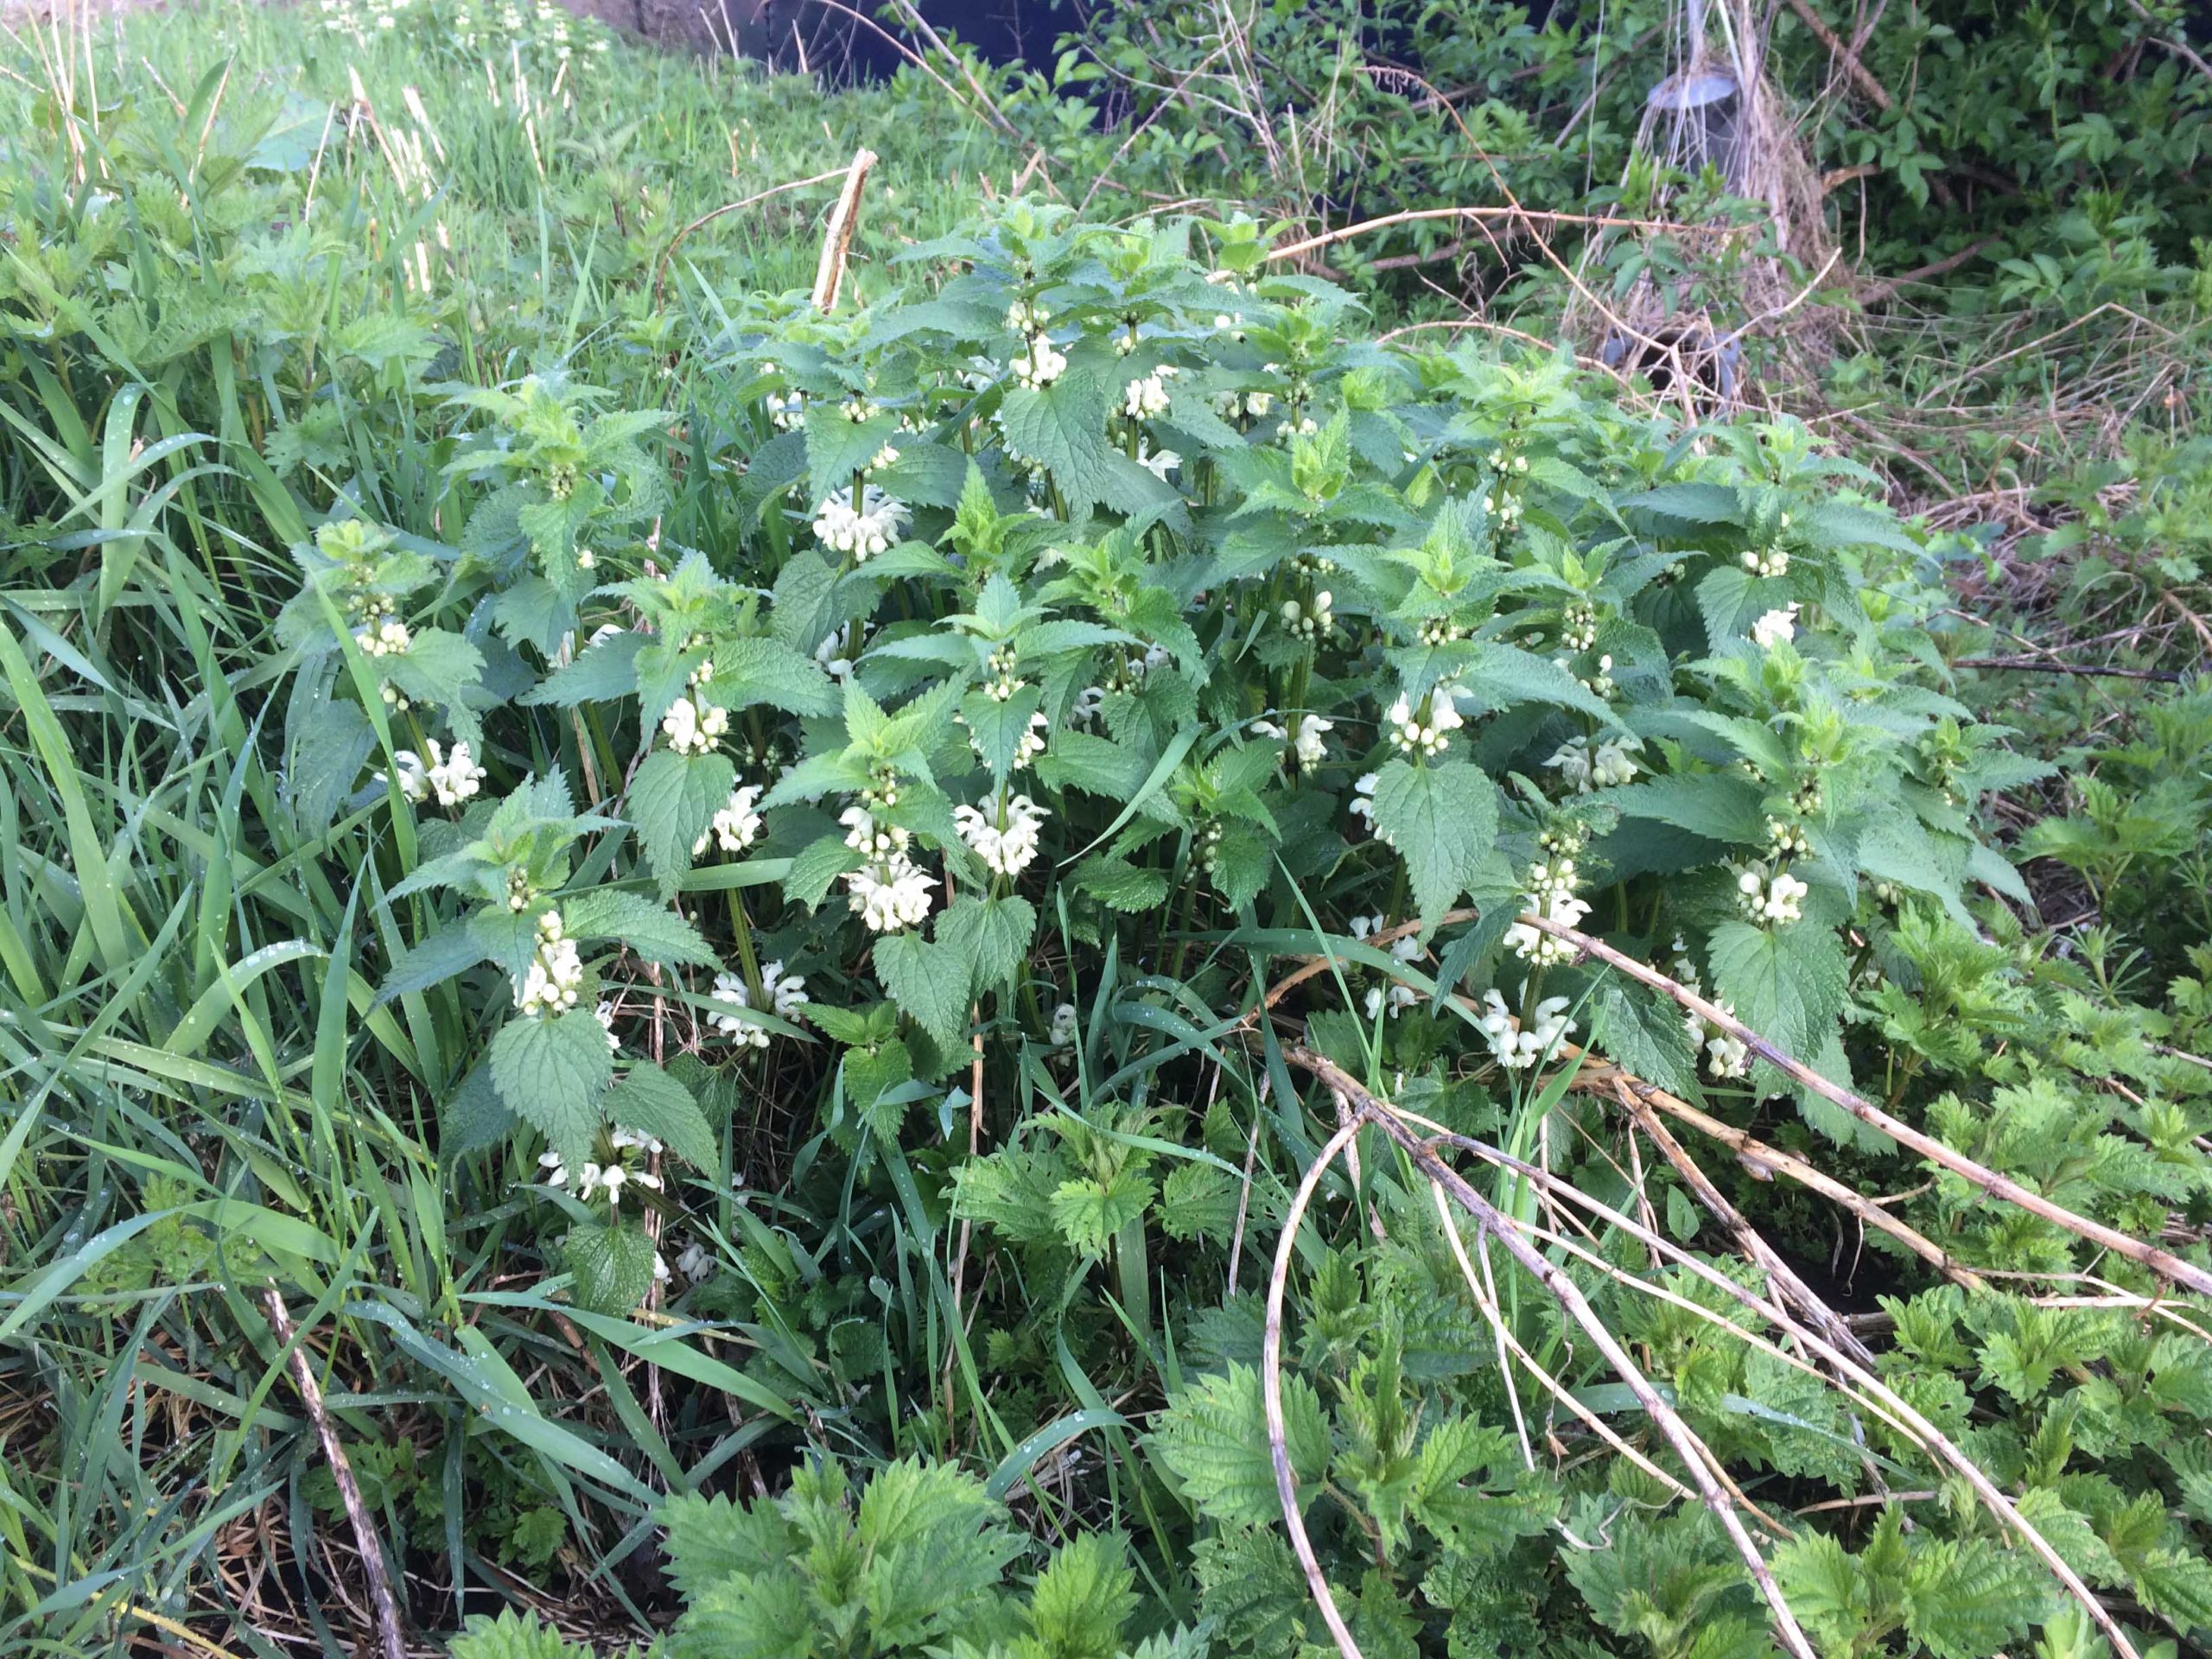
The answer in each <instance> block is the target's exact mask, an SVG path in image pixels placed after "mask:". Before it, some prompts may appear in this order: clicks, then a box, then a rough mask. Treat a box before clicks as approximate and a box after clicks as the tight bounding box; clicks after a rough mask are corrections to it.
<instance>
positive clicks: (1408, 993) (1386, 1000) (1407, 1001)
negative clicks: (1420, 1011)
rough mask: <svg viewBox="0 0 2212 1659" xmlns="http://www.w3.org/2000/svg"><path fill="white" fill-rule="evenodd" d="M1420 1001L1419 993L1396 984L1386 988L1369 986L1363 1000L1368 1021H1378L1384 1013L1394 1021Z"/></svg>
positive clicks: (1408, 986) (1408, 987) (1411, 988)
mask: <svg viewBox="0 0 2212 1659" xmlns="http://www.w3.org/2000/svg"><path fill="white" fill-rule="evenodd" d="M1420 1001H1421V993H1420V992H1419V991H1416V990H1415V989H1414V988H1413V987H1412V986H1410V985H1397V984H1393V985H1390V986H1389V987H1387V988H1386V987H1384V986H1381V985H1373V986H1370V987H1369V988H1368V991H1367V995H1366V997H1365V998H1364V999H1363V1004H1364V1006H1365V1007H1366V1009H1367V1017H1368V1018H1369V1019H1370V1020H1374V1019H1378V1018H1380V1017H1381V1016H1382V1015H1383V1014H1385V1013H1388V1014H1389V1017H1390V1018H1391V1019H1393V1020H1395V1019H1396V1018H1397V1017H1398V1016H1399V1015H1400V1014H1402V1013H1404V1012H1405V1010H1406V1009H1408V1008H1410V1007H1416V1006H1417V1005H1418V1004H1419V1003H1420Z"/></svg>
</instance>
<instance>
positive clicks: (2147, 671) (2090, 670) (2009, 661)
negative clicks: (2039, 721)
mask: <svg viewBox="0 0 2212 1659" xmlns="http://www.w3.org/2000/svg"><path fill="white" fill-rule="evenodd" d="M1951 666H1952V667H1953V668H2004V669H2011V670H2013V671H2017V672H2019V673H2023V674H2080V675H2083V676H2086V677H2089V678H2093V679H2102V680H2154V681H2156V682H2158V683H2160V684H2162V685H2177V684H2179V683H2180V682H2181V679H2182V677H2181V676H2180V675H2178V674H2176V673H2174V672H2172V671H2170V670H2167V669H2163V668H2100V667H2098V666H2096V665H2095V664H2085V663H2039V662H2037V661H2035V660H2033V659H2032V658H2021V657H1961V658H1955V660H1954V661H1953V662H1952V664H1951Z"/></svg>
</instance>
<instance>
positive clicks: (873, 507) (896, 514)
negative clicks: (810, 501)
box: [814, 484, 909, 563]
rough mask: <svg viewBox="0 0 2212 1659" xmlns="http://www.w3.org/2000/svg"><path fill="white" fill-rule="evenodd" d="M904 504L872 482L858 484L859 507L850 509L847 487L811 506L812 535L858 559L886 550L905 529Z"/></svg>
mask: <svg viewBox="0 0 2212 1659" xmlns="http://www.w3.org/2000/svg"><path fill="white" fill-rule="evenodd" d="M908 516H909V515H908V512H907V509H906V503H905V502H903V501H900V500H897V499H893V497H891V496H888V495H887V494H885V493H883V492H882V491H881V490H879V489H878V488H876V486H874V485H873V484H868V485H863V486H861V505H860V510H859V511H858V512H855V511H854V510H853V501H852V495H851V493H850V492H849V491H840V492H839V493H836V494H835V495H831V496H829V497H827V498H826V499H824V500H823V503H822V505H820V506H818V507H817V508H815V510H814V539H815V540H816V541H817V542H819V543H822V545H823V546H824V547H826V548H828V549H829V550H830V551H831V552H833V553H849V554H851V555H852V556H853V557H854V558H855V560H856V561H859V562H861V563H865V562H866V561H868V560H869V559H872V558H874V556H876V555H877V554H879V553H887V552H889V551H890V550H891V549H892V547H893V544H894V543H896V542H897V541H898V540H899V537H901V536H903V535H905V534H906V520H907V518H908Z"/></svg>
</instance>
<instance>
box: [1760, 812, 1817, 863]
mask: <svg viewBox="0 0 2212 1659" xmlns="http://www.w3.org/2000/svg"><path fill="white" fill-rule="evenodd" d="M1766 839H1767V845H1768V846H1770V847H1771V848H1772V849H1774V856H1775V857H1777V858H1802V857H1803V856H1804V855H1807V854H1808V853H1810V852H1811V851H1812V850H1813V843H1812V842H1809V841H1808V840H1806V839H1805V831H1804V829H1803V828H1802V826H1801V825H1798V824H1794V823H1783V821H1782V820H1781V819H1780V818H1769V819H1768V820H1767V821H1766Z"/></svg>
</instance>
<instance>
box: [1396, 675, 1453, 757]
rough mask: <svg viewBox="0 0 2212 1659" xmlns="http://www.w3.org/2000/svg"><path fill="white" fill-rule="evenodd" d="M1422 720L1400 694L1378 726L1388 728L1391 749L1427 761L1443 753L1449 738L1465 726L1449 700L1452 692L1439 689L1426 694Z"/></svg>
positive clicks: (1443, 686)
mask: <svg viewBox="0 0 2212 1659" xmlns="http://www.w3.org/2000/svg"><path fill="white" fill-rule="evenodd" d="M1426 702H1427V714H1426V716H1425V717H1418V718H1417V717H1416V716H1415V715H1414V710H1413V705H1412V704H1411V703H1410V702H1408V700H1407V697H1406V695H1405V694H1404V693H1403V692H1400V693H1399V694H1398V700H1397V701H1396V702H1394V703H1392V704H1391V705H1390V707H1389V710H1388V711H1387V712H1385V713H1384V715H1383V725H1384V726H1386V727H1387V728H1389V733H1390V743H1391V747H1394V748H1396V749H1399V750H1401V751H1402V752H1403V753H1407V754H1420V755H1425V756H1427V758H1429V759H1430V760H1433V759H1435V758H1436V757H1437V756H1438V755H1440V754H1441V753H1444V750H1445V747H1446V745H1447V744H1448V743H1449V742H1450V741H1451V739H1452V733H1453V732H1456V731H1458V730H1459V728H1460V727H1462V726H1464V725H1465V724H1466V723H1467V722H1466V721H1465V719H1464V718H1462V717H1461V715H1460V713H1459V704H1458V703H1457V702H1454V701H1453V700H1452V688H1451V687H1450V686H1449V685H1439V686H1437V687H1436V688H1435V689H1434V690H1432V691H1430V693H1429V694H1428V696H1427V699H1426Z"/></svg>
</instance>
